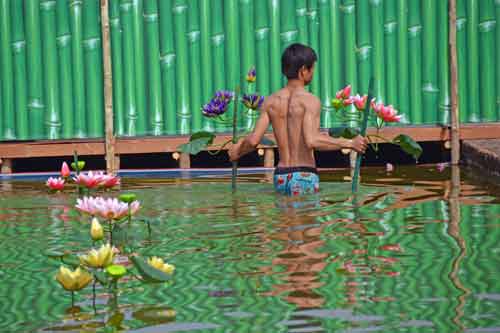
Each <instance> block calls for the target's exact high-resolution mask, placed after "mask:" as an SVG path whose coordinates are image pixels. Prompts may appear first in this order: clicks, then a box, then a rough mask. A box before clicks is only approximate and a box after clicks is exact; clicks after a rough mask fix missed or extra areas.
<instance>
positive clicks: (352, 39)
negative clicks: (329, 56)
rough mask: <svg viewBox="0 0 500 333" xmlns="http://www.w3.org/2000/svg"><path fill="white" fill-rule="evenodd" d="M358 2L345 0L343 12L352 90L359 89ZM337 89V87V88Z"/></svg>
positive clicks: (348, 81) (347, 74) (347, 75)
mask: <svg viewBox="0 0 500 333" xmlns="http://www.w3.org/2000/svg"><path fill="white" fill-rule="evenodd" d="M355 10H356V3H355V1H354V0H344V3H343V5H342V6H341V13H342V15H343V21H344V31H345V33H344V59H345V81H346V84H350V85H351V87H352V91H359V86H358V66H357V59H356V57H354V56H353V55H354V54H355V53H356V35H357V31H356V12H355ZM335 89H337V88H335ZM346 110H347V113H350V114H352V115H355V114H356V113H357V112H358V111H357V110H356V108H355V107H354V105H351V106H348V107H346ZM348 125H349V126H353V127H354V126H358V125H359V124H358V123H357V122H356V121H353V122H349V124H348Z"/></svg>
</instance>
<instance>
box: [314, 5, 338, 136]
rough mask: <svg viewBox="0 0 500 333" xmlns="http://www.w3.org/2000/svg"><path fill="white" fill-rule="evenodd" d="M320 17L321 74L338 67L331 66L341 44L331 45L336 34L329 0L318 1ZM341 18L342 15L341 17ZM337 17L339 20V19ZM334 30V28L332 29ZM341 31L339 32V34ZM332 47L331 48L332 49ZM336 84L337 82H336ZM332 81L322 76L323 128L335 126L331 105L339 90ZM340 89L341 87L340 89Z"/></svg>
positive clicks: (336, 6)
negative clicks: (333, 91)
mask: <svg viewBox="0 0 500 333" xmlns="http://www.w3.org/2000/svg"><path fill="white" fill-rule="evenodd" d="M338 5H339V4H338V3H335V4H332V6H335V7H332V10H331V12H335V13H336V14H338V12H337V8H338ZM318 15H319V56H318V64H317V66H318V69H319V72H320V73H328V71H329V69H330V68H332V67H336V66H335V65H336V63H333V64H331V63H330V61H331V59H333V60H335V59H337V57H339V56H340V50H341V48H340V43H339V44H330V38H331V36H332V35H333V34H334V33H335V32H334V31H332V30H331V29H330V26H331V23H332V21H333V19H332V21H331V16H330V3H329V1H328V0H319V1H318ZM339 16H340V15H339ZM339 16H337V18H339ZM338 21H339V20H335V21H334V22H338ZM332 28H333V27H332ZM338 32H340V31H337V33H338ZM330 47H331V48H330ZM332 49H333V50H336V52H335V55H334V56H333V57H332V52H331V50H332ZM334 82H335V80H334ZM331 84H332V80H331V79H330V78H329V77H328V76H327V75H321V76H320V92H321V93H320V98H321V104H322V112H321V125H322V126H323V127H327V128H328V127H332V126H333V121H334V119H333V109H332V108H331V107H330V105H331V99H332V98H331V97H332V90H333V89H337V88H336V87H332V85H331ZM339 88H340V87H339Z"/></svg>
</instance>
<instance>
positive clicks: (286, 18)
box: [280, 0, 299, 82]
mask: <svg viewBox="0 0 500 333" xmlns="http://www.w3.org/2000/svg"><path fill="white" fill-rule="evenodd" d="M295 1H296V0H288V1H281V2H280V31H281V51H283V50H284V49H285V48H287V47H288V45H290V44H292V43H295V42H297V38H298V34H299V32H298V30H297V20H296V16H297V15H296V13H297V12H296V10H295ZM282 78H283V81H282V82H284V77H283V76H282Z"/></svg>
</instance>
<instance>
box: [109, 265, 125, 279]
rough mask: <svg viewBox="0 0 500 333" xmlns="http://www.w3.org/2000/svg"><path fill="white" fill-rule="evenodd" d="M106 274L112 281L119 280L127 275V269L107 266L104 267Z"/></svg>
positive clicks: (120, 266) (119, 266)
mask: <svg viewBox="0 0 500 333" xmlns="http://www.w3.org/2000/svg"><path fill="white" fill-rule="evenodd" d="M106 273H108V274H109V275H110V276H111V277H112V278H114V279H119V278H121V277H122V276H124V275H125V274H127V269H126V268H125V266H122V265H109V266H108V267H106Z"/></svg>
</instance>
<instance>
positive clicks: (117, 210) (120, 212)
mask: <svg viewBox="0 0 500 333" xmlns="http://www.w3.org/2000/svg"><path fill="white" fill-rule="evenodd" d="M75 207H76V208H77V209H78V210H80V211H81V212H84V213H87V214H90V215H99V216H101V217H102V218H103V219H106V220H119V219H122V218H124V217H125V216H127V215H128V213H129V206H128V204H127V203H125V202H122V201H119V200H118V199H116V198H102V197H96V198H93V197H84V198H83V199H78V200H77V204H76V205H75ZM140 207H141V204H140V203H139V201H137V200H135V201H133V202H132V203H131V204H130V214H131V215H135V214H136V213H137V211H138V210H139V209H140Z"/></svg>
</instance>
